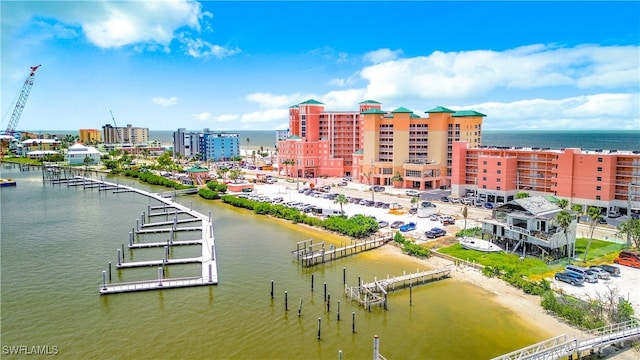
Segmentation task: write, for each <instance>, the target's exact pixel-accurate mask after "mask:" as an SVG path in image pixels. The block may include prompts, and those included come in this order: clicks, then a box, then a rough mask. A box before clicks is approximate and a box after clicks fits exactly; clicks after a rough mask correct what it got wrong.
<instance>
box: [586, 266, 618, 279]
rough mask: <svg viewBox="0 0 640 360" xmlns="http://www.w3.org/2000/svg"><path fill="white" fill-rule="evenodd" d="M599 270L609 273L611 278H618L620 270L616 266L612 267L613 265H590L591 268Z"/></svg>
mask: <svg viewBox="0 0 640 360" xmlns="http://www.w3.org/2000/svg"><path fill="white" fill-rule="evenodd" d="M594 267H597V268H600V269H602V270H604V271H606V272H608V273H609V275H611V276H620V268H619V267H617V266H613V265H607V264H600V265H597V266H596V265H592V266H591V268H594Z"/></svg>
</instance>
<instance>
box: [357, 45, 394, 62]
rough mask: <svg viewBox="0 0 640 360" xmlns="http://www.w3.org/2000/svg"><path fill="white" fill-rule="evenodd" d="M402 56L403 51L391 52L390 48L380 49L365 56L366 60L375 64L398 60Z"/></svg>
mask: <svg viewBox="0 0 640 360" xmlns="http://www.w3.org/2000/svg"><path fill="white" fill-rule="evenodd" d="M400 55H402V50H391V49H388V48H384V49H378V50H375V51H371V52H368V53H366V54H364V60H365V61H367V62H370V63H373V64H379V63H382V62H386V61H391V60H395V59H397V58H398V57H399V56H400Z"/></svg>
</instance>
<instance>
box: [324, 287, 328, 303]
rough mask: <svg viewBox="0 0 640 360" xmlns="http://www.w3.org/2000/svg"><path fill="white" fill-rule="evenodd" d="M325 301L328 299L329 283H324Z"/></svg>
mask: <svg viewBox="0 0 640 360" xmlns="http://www.w3.org/2000/svg"><path fill="white" fill-rule="evenodd" d="M324 301H327V283H326V282H325V283H324Z"/></svg>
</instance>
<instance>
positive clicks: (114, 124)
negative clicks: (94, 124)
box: [109, 110, 122, 143]
mask: <svg viewBox="0 0 640 360" xmlns="http://www.w3.org/2000/svg"><path fill="white" fill-rule="evenodd" d="M109 113H111V120H113V126H114V127H115V129H114V130H115V133H116V136H118V142H119V143H122V140H121V139H120V132H119V131H118V124H116V118H114V117H113V111H111V110H109Z"/></svg>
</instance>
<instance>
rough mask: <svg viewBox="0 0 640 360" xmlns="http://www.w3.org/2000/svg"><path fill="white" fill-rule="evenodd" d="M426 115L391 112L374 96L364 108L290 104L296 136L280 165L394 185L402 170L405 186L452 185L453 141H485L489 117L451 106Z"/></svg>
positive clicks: (281, 150) (281, 145)
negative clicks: (484, 120) (328, 108)
mask: <svg viewBox="0 0 640 360" xmlns="http://www.w3.org/2000/svg"><path fill="white" fill-rule="evenodd" d="M426 113H427V114H428V117H426V118H421V117H420V116H418V115H416V114H414V113H413V112H412V111H411V110H408V109H406V108H402V107H401V108H398V109H396V110H394V111H392V112H385V111H382V110H381V104H380V103H379V102H377V101H373V100H367V101H363V102H361V103H360V104H359V111H347V112H336V111H325V110H324V104H322V103H321V102H318V101H316V100H307V101H305V102H302V103H300V104H298V105H295V106H292V107H290V108H289V129H290V134H291V136H290V137H289V138H287V140H285V141H280V142H278V157H279V162H280V164H284V165H281V167H280V168H281V169H283V168H284V169H285V171H286V172H287V173H288V174H289V175H292V176H297V177H318V176H338V177H341V176H352V177H353V178H354V180H357V181H360V182H362V183H368V184H372V185H392V184H394V181H393V179H394V175H395V174H400V177H401V178H402V180H401V181H396V182H395V185H396V186H399V187H407V188H414V189H421V190H424V189H428V188H438V187H441V186H446V187H448V186H449V185H450V176H451V165H452V155H453V153H452V151H453V147H452V145H453V142H454V141H460V140H465V141H468V142H470V143H472V144H476V145H479V144H480V143H481V139H482V133H481V128H482V118H483V117H484V116H485V115H484V114H480V113H478V112H475V111H472V110H469V111H453V110H450V109H447V108H445V107H436V108H434V109H431V110H429V111H426ZM396 180H397V178H396Z"/></svg>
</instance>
